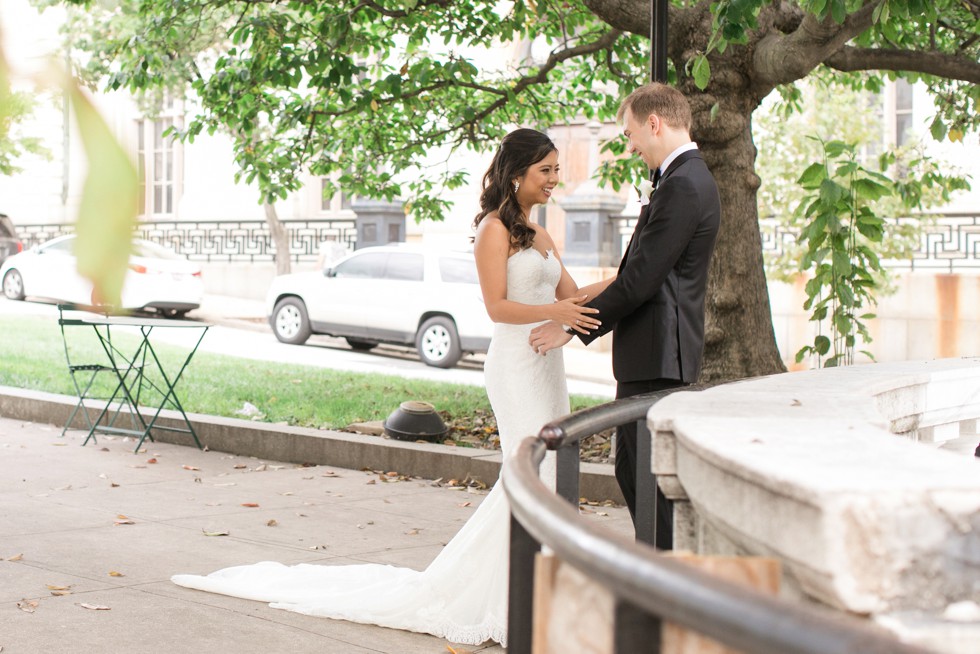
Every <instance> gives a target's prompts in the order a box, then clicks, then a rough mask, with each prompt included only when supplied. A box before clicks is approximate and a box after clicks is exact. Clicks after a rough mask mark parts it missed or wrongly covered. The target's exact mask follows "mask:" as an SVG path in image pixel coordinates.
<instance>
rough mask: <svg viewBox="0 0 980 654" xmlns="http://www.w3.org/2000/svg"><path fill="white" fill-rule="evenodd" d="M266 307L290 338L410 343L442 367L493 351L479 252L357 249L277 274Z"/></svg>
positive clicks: (275, 326) (281, 334)
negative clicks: (324, 264) (322, 265)
mask: <svg viewBox="0 0 980 654" xmlns="http://www.w3.org/2000/svg"><path fill="white" fill-rule="evenodd" d="M266 311H267V312H268V315H269V324H270V325H271V326H272V331H273V332H275V335H276V338H278V339H279V340H280V341H282V342H283V343H293V344H302V343H305V342H306V341H307V339H309V337H310V335H311V334H328V335H330V336H340V337H344V338H346V339H347V342H348V343H349V344H350V346H351V347H352V348H354V349H355V350H370V349H371V348H373V347H374V346H375V345H377V344H378V343H394V344H398V345H408V346H414V347H415V348H416V349H417V350H418V353H419V356H420V357H421V358H422V361H424V362H425V363H427V364H428V365H430V366H436V367H438V368H451V367H453V366H455V365H456V363H457V362H458V361H459V359H460V358H461V357H462V356H463V354H464V353H467V352H486V351H487V347H488V346H489V345H490V336H491V334H492V333H493V323H492V322H491V321H490V318H489V317H488V316H487V312H486V308H485V307H484V305H483V298H482V296H481V294H480V286H479V280H478V279H477V275H476V262H475V261H474V259H473V255H472V253H468V252H452V251H434V250H427V249H422V248H420V247H416V246H412V245H405V244H400V245H387V246H382V247H369V248H364V249H361V250H357V251H355V252H354V253H353V254H350V255H348V256H346V257H344V258H343V259H341V260H339V261H338V262H336V263H335V264H334V265H332V266H331V267H329V268H327V269H326V270H324V271H323V272H322V273H320V272H310V273H297V274H293V275H281V276H279V277H276V278H275V279H274V280H273V281H272V285H271V286H270V287H269V292H268V294H267V295H266Z"/></svg>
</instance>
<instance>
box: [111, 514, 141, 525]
mask: <svg viewBox="0 0 980 654" xmlns="http://www.w3.org/2000/svg"><path fill="white" fill-rule="evenodd" d="M115 524H117V525H135V524H136V523H135V522H133V521H132V520H130V519H129V518H127V517H126V516H124V515H122V514H119V515H117V516H116V520H115Z"/></svg>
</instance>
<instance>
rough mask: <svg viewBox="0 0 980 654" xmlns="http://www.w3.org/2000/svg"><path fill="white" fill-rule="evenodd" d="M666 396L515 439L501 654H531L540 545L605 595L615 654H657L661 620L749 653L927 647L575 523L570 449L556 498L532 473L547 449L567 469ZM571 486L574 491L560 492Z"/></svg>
mask: <svg viewBox="0 0 980 654" xmlns="http://www.w3.org/2000/svg"><path fill="white" fill-rule="evenodd" d="M687 390H690V389H687ZM669 394H670V391H664V392H659V393H654V394H650V395H645V396H638V397H634V398H628V399H625V400H617V401H615V402H611V403H608V404H605V405H602V406H599V407H593V408H591V409H587V410H585V411H581V412H579V413H575V414H572V415H570V416H568V417H566V418H564V419H562V420H559V421H556V422H554V423H551V424H549V425H547V426H546V427H545V428H544V429H542V430H541V432H540V434H539V436H538V437H530V438H527V439H525V440H524V441H523V442H522V443H521V444H520V446H519V447H518V449H517V452H516V455H515V456H513V457H510V458H509V459H508V460H507V462H506V463H505V472H504V474H503V475H502V480H503V484H504V489H505V491H506V492H507V496H508V498H509V500H510V506H511V574H510V583H511V589H510V600H511V605H510V617H509V620H510V622H509V628H508V631H509V633H508V651H509V652H510V653H511V654H526V653H529V652H530V651H531V638H532V633H531V629H532V625H533V616H532V615H531V607H532V602H531V601H530V599H531V598H532V597H533V579H534V574H533V570H534V555H535V553H536V552H537V551H538V550H539V549H540V546H541V545H542V544H543V545H547V546H548V547H549V548H550V549H551V550H553V551H554V552H555V554H556V555H557V556H558V558H559V559H561V560H562V561H564V562H567V563H569V564H571V565H572V566H574V567H575V568H577V569H578V570H580V571H581V572H583V573H584V574H585V575H586V576H588V577H590V578H592V579H593V580H594V581H596V582H598V583H600V584H602V585H603V586H605V587H606V588H607V589H608V590H609V591H610V592H611V593H612V594H613V595H614V597H615V598H616V615H615V618H614V620H615V622H614V647H615V651H616V652H617V653H620V652H622V653H625V652H636V651H644V652H659V651H660V646H659V642H660V627H661V625H660V621H661V620H668V621H670V622H673V623H676V624H678V625H680V626H682V627H684V628H686V629H689V630H692V631H695V632H698V633H701V634H704V635H706V636H708V637H710V638H713V639H715V640H717V641H719V642H720V643H722V644H724V645H726V646H729V647H733V648H737V649H740V650H742V651H746V652H753V653H758V654H786V653H788V652H799V653H803V654H827V653H828V652H834V653H835V654H844V653H850V652H853V653H855V654H856V653H861V654H874V653H878V652H880V653H883V654H884V653H886V652H887V653H888V654H905V653H907V654H912V653H918V654H922V653H923V652H927V651H928V650H924V649H921V648H919V647H916V646H912V645H909V644H905V643H902V642H900V641H898V640H896V639H895V638H894V637H893V636H891V635H890V634H888V633H886V632H884V631H883V630H880V629H877V628H875V627H873V626H872V625H870V624H868V623H865V622H862V621H860V620H858V619H856V618H853V617H850V616H848V615H846V614H842V613H836V612H833V611H831V610H829V609H823V608H820V607H815V606H803V605H799V604H794V603H790V602H787V601H785V600H781V599H778V598H775V597H772V596H770V595H766V594H763V593H761V592H758V591H755V590H752V589H749V588H746V587H742V586H738V585H735V584H732V583H730V582H726V581H723V580H721V579H719V578H717V577H714V576H711V575H709V574H707V573H705V572H703V571H701V570H698V569H696V568H694V567H691V566H689V565H686V564H684V563H682V562H680V561H677V560H674V559H671V558H669V557H666V556H664V555H662V554H659V553H658V551H657V550H656V549H654V548H653V547H651V546H650V545H648V544H646V543H644V542H632V541H630V540H628V539H625V538H623V537H621V536H619V535H616V534H613V533H610V532H607V531H606V530H604V529H603V528H602V527H600V526H599V525H597V524H596V523H594V522H587V521H585V520H583V519H582V518H581V517H580V516H579V515H578V493H577V479H576V481H575V482H574V483H573V482H572V481H571V480H569V479H567V478H566V477H567V475H568V472H569V470H570V468H571V465H570V463H569V460H570V456H571V455H570V454H567V455H565V456H564V457H562V456H559V462H558V494H555V493H552V492H551V491H550V489H548V488H547V487H546V486H545V485H544V484H543V483H542V482H541V481H540V479H539V478H538V467H539V466H540V464H541V461H542V459H543V458H544V455H545V451H546V450H547V449H552V450H558V452H559V453H562V452H572V453H574V455H575V459H576V464H575V467H576V469H577V457H578V452H577V451H578V447H577V444H578V442H579V440H580V439H582V438H584V437H586V436H588V435H591V434H594V433H598V432H600V431H602V430H605V429H608V428H610V427H614V426H618V425H621V424H626V423H627V422H630V421H632V420H636V421H637V422H638V423H641V424H644V425H645V422H646V420H645V416H646V413H647V410H648V409H649V408H650V406H652V405H653V404H654V403H655V402H657V401H659V400H660V399H661V398H663V397H665V396H666V395H669ZM643 440H646V441H649V440H650V439H649V438H644V437H643V434H642V433H641V434H640V438H639V441H643ZM639 445H640V443H639V442H638V446H639ZM646 451H647V456H646V458H645V462H646V471H645V473H644V471H643V470H642V469H641V470H639V471H638V482H639V480H640V478H641V477H643V476H647V477H650V472H649V461H650V457H649V443H647V446H646ZM637 458H638V468H642V467H643V462H644V458H643V456H642V455H640V454H639V453H638V457H637ZM563 460H564V461H565V465H564V466H563ZM576 472H577V470H576ZM576 477H577V474H576ZM572 488H575V489H576V492H575V493H573V494H569V491H570V490H571V489H572ZM569 499H571V500H572V501H571V502H569V501H568V500H569ZM642 500H643V498H641V497H640V495H639V489H638V507H637V509H638V511H637V524H641V522H640V521H641V519H647V520H649V519H650V518H649V517H646V518H641V513H640V511H639V509H640V507H641V506H643V504H654V503H653V502H652V495H648V496H647V498H646V502H643V501H642ZM651 540H652V539H651Z"/></svg>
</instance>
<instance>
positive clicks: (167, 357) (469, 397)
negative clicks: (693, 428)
mask: <svg viewBox="0 0 980 654" xmlns="http://www.w3.org/2000/svg"><path fill="white" fill-rule="evenodd" d="M69 329H72V331H70V332H68V333H69V336H70V339H69V342H70V343H71V354H72V356H73V359H75V360H79V361H83V362H90V361H102V360H104V359H105V354H104V353H103V352H102V348H101V346H100V345H99V343H98V341H97V340H96V338H95V335H94V333H93V332H92V330H91V329H88V328H78V327H75V328H69ZM0 335H2V336H0V385H3V386H13V387H17V388H25V389H32V390H39V391H46V392H49V393H60V394H63V395H75V388H74V386H73V385H72V381H71V377H70V376H69V374H68V369H67V364H66V360H65V348H64V342H63V340H62V337H61V332H60V330H59V328H58V325H57V322H56V321H54V320H52V319H49V318H39V317H32V316H17V317H13V316H0ZM127 337H128V338H127ZM208 337H209V336H205V338H208ZM114 342H115V343H116V344H117V346H118V347H119V349H120V350H122V351H124V352H130V351H132V350H134V349H135V348H136V345H137V340H136V337H134V336H130V335H128V334H118V335H116V336H114ZM154 347H155V349H156V352H157V354H158V355H159V356H160V358H161V360H162V361H163V363H164V366H165V369H167V370H168V371H169V370H174V369H177V368H179V365H180V362H182V361H183V359H184V357H185V356H186V353H187V350H186V349H184V348H180V347H177V346H167V345H160V346H156V345H155V346H154ZM100 379H101V382H100V383H98V384H97V385H96V387H95V390H96V394H95V396H96V397H106V396H107V394H108V393H110V392H111V390H112V386H110V385H109V384H110V382H111V381H112V380H111V379H110V378H109V376H108V375H102V376H101V378H100ZM151 380H152V377H151ZM177 388H178V390H179V397H180V400H181V403H182V404H183V405H184V409H185V410H186V411H188V412H192V413H203V414H210V415H216V416H226V417H232V418H234V417H241V416H239V415H236V414H235V411H236V410H239V409H241V408H242V407H243V405H244V404H245V402H249V403H251V404H253V405H254V406H256V407H257V408H258V409H259V411H261V412H262V414H263V415H262V417H261V420H262V421H263V422H270V423H286V424H289V425H299V426H304V427H315V428H321V429H343V428H344V427H346V426H347V425H350V424H351V423H354V422H364V421H374V420H383V419H384V418H385V417H387V416H388V414H389V413H391V412H392V411H393V410H394V409H395V408H397V407H398V404H399V403H401V402H403V401H405V400H421V401H425V402H430V403H431V404H433V405H435V407H436V409H437V410H438V411H439V412H440V414H441V415H442V416H443V418H444V420H445V421H446V423H447V424H448V425H449V426H450V428H451V430H452V434H451V436H452V438H453V440H454V441H456V442H458V443H459V444H473V445H480V444H482V445H489V446H492V444H493V440H494V435H495V434H496V423H495V422H494V421H493V417H492V414H491V412H490V403H489V402H488V400H487V396H486V392H485V391H484V389H483V388H482V387H479V386H467V385H463V384H449V383H440V382H430V381H420V380H413V379H403V378H401V377H397V376H389V375H375V374H365V373H354V372H344V371H337V370H328V369H324V368H316V367H312V366H296V365H294V364H281V363H275V362H266V361H253V360H250V359H242V358H237V357H230V356H224V355H217V354H209V353H207V352H200V351H199V352H198V353H197V354H196V355H195V356H194V360H193V364H192V365H190V366H189V367H188V368H187V370H186V372H185V373H184V375H183V377H182V378H181V380H180V382H179V384H178V386H177ZM100 394H101V395H100ZM148 399H153V398H148ZM602 402H603V400H601V399H596V398H591V397H579V396H572V410H573V411H574V410H577V409H580V408H584V407H587V406H592V405H595V404H600V403H602ZM141 404H152V402H141Z"/></svg>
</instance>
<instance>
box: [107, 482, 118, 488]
mask: <svg viewBox="0 0 980 654" xmlns="http://www.w3.org/2000/svg"><path fill="white" fill-rule="evenodd" d="M109 488H119V484H117V483H116V482H112V483H111V484H109Z"/></svg>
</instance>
